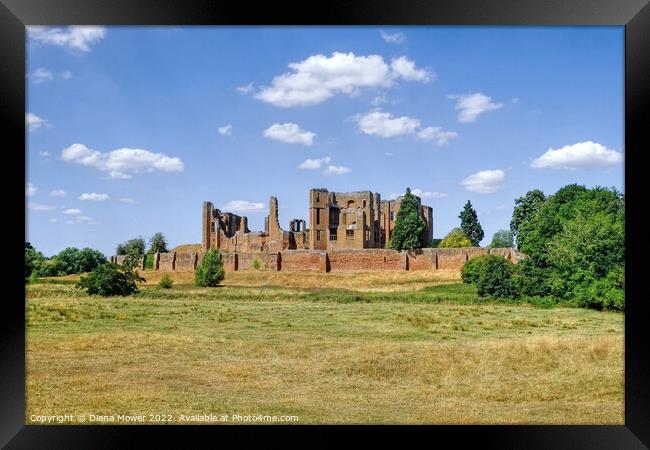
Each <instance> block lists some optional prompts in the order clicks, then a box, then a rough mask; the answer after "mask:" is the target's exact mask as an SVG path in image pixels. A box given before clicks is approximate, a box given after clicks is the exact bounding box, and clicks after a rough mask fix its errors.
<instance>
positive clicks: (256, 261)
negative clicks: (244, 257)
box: [253, 258, 260, 270]
mask: <svg viewBox="0 0 650 450" xmlns="http://www.w3.org/2000/svg"><path fill="white" fill-rule="evenodd" d="M259 268H260V260H259V259H257V258H253V269H255V270H257V269H259Z"/></svg>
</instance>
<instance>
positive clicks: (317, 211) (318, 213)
mask: <svg viewBox="0 0 650 450" xmlns="http://www.w3.org/2000/svg"><path fill="white" fill-rule="evenodd" d="M316 225H320V209H318V208H316Z"/></svg>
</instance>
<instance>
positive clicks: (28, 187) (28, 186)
mask: <svg viewBox="0 0 650 450" xmlns="http://www.w3.org/2000/svg"><path fill="white" fill-rule="evenodd" d="M37 190H38V189H37V188H36V186H34V184H32V183H25V197H31V196H33V195H35V194H36V191H37Z"/></svg>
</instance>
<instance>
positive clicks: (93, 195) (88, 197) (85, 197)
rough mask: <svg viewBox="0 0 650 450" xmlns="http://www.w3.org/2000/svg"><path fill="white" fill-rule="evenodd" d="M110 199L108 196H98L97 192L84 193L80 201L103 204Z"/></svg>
mask: <svg viewBox="0 0 650 450" xmlns="http://www.w3.org/2000/svg"><path fill="white" fill-rule="evenodd" d="M109 198H110V197H109V196H108V194H98V193H96V192H90V193H83V194H81V195H80V196H79V200H86V201H91V202H103V201H105V200H108V199H109Z"/></svg>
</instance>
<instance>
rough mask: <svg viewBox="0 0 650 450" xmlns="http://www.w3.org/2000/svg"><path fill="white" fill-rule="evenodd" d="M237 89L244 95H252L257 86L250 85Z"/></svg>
mask: <svg viewBox="0 0 650 450" xmlns="http://www.w3.org/2000/svg"><path fill="white" fill-rule="evenodd" d="M236 89H237V92H241V93H242V94H250V93H251V92H253V91H254V90H255V86H254V85H253V83H248V84H247V85H246V86H237V87H236Z"/></svg>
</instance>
